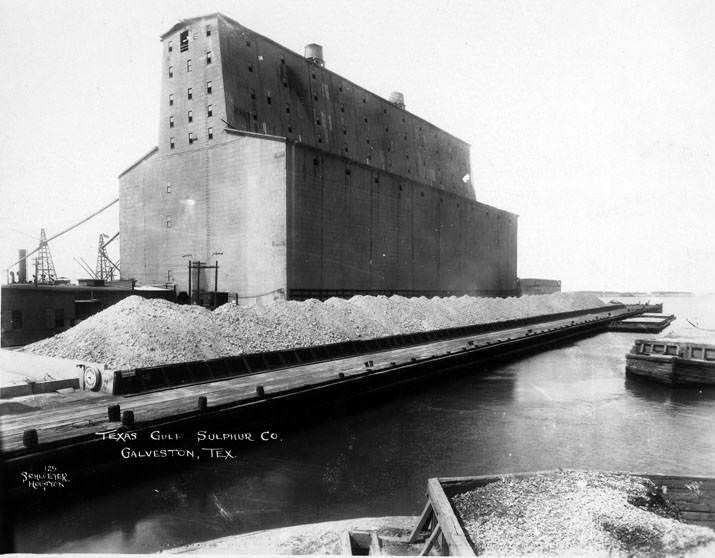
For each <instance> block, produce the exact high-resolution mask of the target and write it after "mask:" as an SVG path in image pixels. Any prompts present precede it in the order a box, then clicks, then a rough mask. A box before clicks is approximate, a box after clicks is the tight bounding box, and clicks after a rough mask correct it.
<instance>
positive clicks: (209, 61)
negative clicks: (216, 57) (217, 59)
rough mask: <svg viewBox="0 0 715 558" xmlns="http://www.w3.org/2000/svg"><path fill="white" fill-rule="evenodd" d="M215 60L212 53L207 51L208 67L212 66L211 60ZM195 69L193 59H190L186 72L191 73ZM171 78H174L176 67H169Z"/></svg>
mask: <svg viewBox="0 0 715 558" xmlns="http://www.w3.org/2000/svg"><path fill="white" fill-rule="evenodd" d="M212 59H213V55H212V54H211V51H210V50H208V51H206V65H207V66H208V65H209V64H211V60H212ZM192 69H193V63H192V62H191V58H189V59H188V60H187V61H186V71H187V72H190V71H191V70H192ZM169 77H170V78H173V77H174V66H169Z"/></svg>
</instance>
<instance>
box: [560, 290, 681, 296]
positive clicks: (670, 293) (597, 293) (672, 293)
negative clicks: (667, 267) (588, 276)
mask: <svg viewBox="0 0 715 558" xmlns="http://www.w3.org/2000/svg"><path fill="white" fill-rule="evenodd" d="M570 292H574V293H578V294H590V295H595V296H600V297H603V296H630V297H641V298H643V297H653V296H659V297H669V296H695V293H693V292H690V291H651V292H640V291H633V292H628V291H570Z"/></svg>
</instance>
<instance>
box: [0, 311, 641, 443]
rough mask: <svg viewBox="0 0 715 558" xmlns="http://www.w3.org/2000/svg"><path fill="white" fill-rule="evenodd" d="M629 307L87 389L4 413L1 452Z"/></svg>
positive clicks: (376, 369) (383, 369) (384, 367)
mask: <svg viewBox="0 0 715 558" xmlns="http://www.w3.org/2000/svg"><path fill="white" fill-rule="evenodd" d="M626 312H627V310H623V311H622V312H621V313H619V312H613V311H612V310H611V312H610V313H607V312H597V311H596V312H594V313H591V314H587V315H584V316H579V317H576V318H570V319H564V320H557V321H551V322H543V323H541V324H538V325H530V326H524V327H517V328H513V329H507V330H500V331H496V332H490V333H484V334H479V335H472V336H467V337H461V338H457V339H450V340H445V341H436V342H432V343H426V344H423V345H416V346H409V347H404V348H399V349H392V350H386V351H380V352H375V353H372V354H363V355H359V356H354V357H348V358H342V359H338V360H332V361H327V362H318V363H313V364H307V365H301V366H293V367H290V368H283V369H278V370H271V371H267V372H259V373H254V374H248V375H244V376H240V377H237V378H232V379H228V380H220V381H215V382H208V383H201V384H194V385H187V386H181V387H176V388H171V389H166V390H161V391H156V392H151V393H144V394H137V395H129V396H111V395H105V394H90V393H89V392H85V393H86V395H87V397H86V398H82V399H78V400H77V399H76V400H73V401H68V402H67V403H66V404H62V403H59V404H58V405H57V406H55V407H52V408H45V409H41V410H37V411H31V412H25V413H22V414H16V415H4V416H2V417H0V432H2V451H3V452H10V451H14V450H19V449H22V448H23V440H22V438H23V432H24V431H25V430H27V429H31V428H32V429H35V430H37V433H38V438H39V441H40V444H44V443H47V442H60V441H67V442H69V441H71V439H73V438H79V437H83V436H84V437H86V436H88V435H90V436H91V435H92V434H95V433H98V432H104V431H110V430H114V429H116V428H117V427H118V426H119V423H117V422H109V420H108V416H107V406H108V405H116V404H119V405H120V406H121V409H122V411H127V410H131V411H133V413H134V417H135V421H136V422H139V423H144V422H152V421H158V420H162V419H170V418H171V417H174V416H179V415H181V414H183V413H191V412H195V411H196V410H197V399H198V397H199V396H206V397H207V399H208V405H209V407H213V406H217V405H227V404H240V403H242V402H245V403H246V404H251V402H252V401H253V402H255V400H256V387H257V386H259V385H260V386H262V387H263V388H264V390H265V393H266V395H268V396H271V395H273V396H275V395H278V394H280V393H284V392H286V391H290V390H297V389H301V388H308V387H310V386H313V385H317V384H321V383H324V382H327V381H331V380H336V379H337V377H338V374H339V373H342V374H344V376H345V379H346V380H348V379H350V378H351V377H354V376H359V375H363V374H365V373H366V371H367V370H368V367H366V363H368V362H370V361H371V363H370V366H369V368H371V369H372V370H373V372H372V374H373V375H374V374H390V373H391V372H392V371H393V370H394V366H395V365H397V366H399V365H403V364H412V363H414V361H415V360H417V361H422V360H426V359H430V358H434V357H447V358H448V357H449V355H450V354H453V353H456V352H460V353H461V352H464V351H465V350H476V349H479V348H484V347H486V346H490V347H493V346H499V345H501V344H504V345H508V344H509V343H510V342H513V341H514V340H518V339H524V338H526V337H530V336H538V335H539V334H543V333H547V332H553V331H557V330H566V329H569V328H572V327H575V326H583V325H586V324H589V323H591V322H594V326H596V325H597V324H601V325H602V324H603V321H607V320H610V319H614V318H617V317H618V315H620V314H622V313H626ZM448 367H449V365H448V363H445V368H448Z"/></svg>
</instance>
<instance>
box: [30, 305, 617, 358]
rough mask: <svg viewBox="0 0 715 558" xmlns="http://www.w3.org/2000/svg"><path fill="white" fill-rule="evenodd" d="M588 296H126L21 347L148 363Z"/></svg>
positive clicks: (523, 309) (474, 320)
mask: <svg viewBox="0 0 715 558" xmlns="http://www.w3.org/2000/svg"><path fill="white" fill-rule="evenodd" d="M602 304H603V303H602V302H601V301H600V300H599V299H597V298H596V297H593V296H590V295H581V294H568V293H557V294H553V295H535V296H526V297H522V298H506V299H499V298H475V297H468V296H463V297H450V298H429V299H428V298H424V297H422V298H404V297H401V296H391V297H385V296H376V297H375V296H354V297H353V298H351V299H347V300H346V299H339V298H331V299H329V300H327V301H325V302H320V301H318V300H306V301H304V302H296V301H277V302H275V303H273V304H269V305H265V306H262V305H259V306H251V307H244V306H238V305H236V304H230V303H229V304H224V305H223V306H221V307H219V308H217V309H216V310H214V311H213V312H212V311H209V310H206V309H205V308H201V307H198V306H182V305H178V304H174V303H171V302H168V301H165V300H161V299H144V298H141V297H138V296H130V297H128V298H125V299H124V300H122V301H120V302H118V303H117V304H115V305H114V306H111V307H109V308H107V309H106V310H103V311H102V312H100V313H98V314H95V315H94V316H91V317H90V318H88V319H87V320H85V321H83V322H81V323H79V324H78V325H76V326H75V327H73V328H71V329H69V330H67V331H65V332H63V333H61V334H59V335H56V336H54V337H51V338H50V339H45V340H43V341H39V342H37V343H33V344H32V345H28V346H27V347H25V348H24V350H25V351H27V352H30V353H34V354H39V355H45V356H55V357H62V358H70V359H79V360H87V361H91V362H99V363H103V364H106V365H107V366H109V367H110V368H113V369H123V368H138V367H144V366H156V365H160V364H169V363H174V362H186V361H192V360H203V359H210V358H218V357H223V356H232V355H239V354H244V353H253V352H259V351H272V350H279V349H287V348H293V347H306V346H314V345H323V344H328V343H337V342H340V341H351V340H358V339H371V338H376V337H385V336H389V335H395V334H400V333H415V332H419V331H428V330H432V329H439V328H446V327H457V326H465V325H470V324H478V323H485V322H492V321H501V320H508V319H513V318H521V317H526V316H535V315H539V314H549V313H554V312H563V311H568V310H579V309H585V308H595V307H598V306H602Z"/></svg>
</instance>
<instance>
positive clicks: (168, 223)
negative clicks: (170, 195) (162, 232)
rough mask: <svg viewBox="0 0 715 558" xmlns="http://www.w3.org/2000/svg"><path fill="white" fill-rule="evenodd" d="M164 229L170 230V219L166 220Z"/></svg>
mask: <svg viewBox="0 0 715 558" xmlns="http://www.w3.org/2000/svg"><path fill="white" fill-rule="evenodd" d="M166 228H167V229H170V228H171V217H167V218H166Z"/></svg>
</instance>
